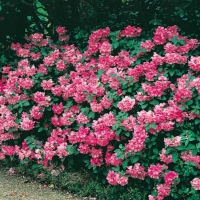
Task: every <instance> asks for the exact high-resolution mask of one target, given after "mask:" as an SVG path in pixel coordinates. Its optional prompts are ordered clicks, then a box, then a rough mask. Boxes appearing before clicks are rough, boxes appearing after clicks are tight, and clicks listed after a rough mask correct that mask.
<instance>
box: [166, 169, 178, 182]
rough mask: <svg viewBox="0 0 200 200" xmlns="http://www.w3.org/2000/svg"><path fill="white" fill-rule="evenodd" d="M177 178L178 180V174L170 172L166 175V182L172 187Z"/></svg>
mask: <svg viewBox="0 0 200 200" xmlns="http://www.w3.org/2000/svg"><path fill="white" fill-rule="evenodd" d="M175 178H178V174H177V173H176V172H175V171H169V172H167V173H166V174H165V176H164V181H165V183H166V184H167V185H171V184H173V181H174V179H175Z"/></svg>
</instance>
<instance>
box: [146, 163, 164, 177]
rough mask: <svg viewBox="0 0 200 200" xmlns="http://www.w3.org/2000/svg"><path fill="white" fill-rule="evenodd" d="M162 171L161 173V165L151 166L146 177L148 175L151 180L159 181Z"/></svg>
mask: <svg viewBox="0 0 200 200" xmlns="http://www.w3.org/2000/svg"><path fill="white" fill-rule="evenodd" d="M162 171H163V165H160V164H157V165H151V166H150V167H149V168H148V175H149V176H150V177H151V178H154V179H159V178H160V176H161V173H162Z"/></svg>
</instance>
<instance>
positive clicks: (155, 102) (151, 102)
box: [149, 99, 159, 105]
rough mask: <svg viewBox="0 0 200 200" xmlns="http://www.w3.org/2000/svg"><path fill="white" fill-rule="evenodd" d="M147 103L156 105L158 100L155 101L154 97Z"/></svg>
mask: <svg viewBox="0 0 200 200" xmlns="http://www.w3.org/2000/svg"><path fill="white" fill-rule="evenodd" d="M149 103H150V104H152V105H158V104H159V101H157V100H156V99H154V100H153V101H150V102H149Z"/></svg>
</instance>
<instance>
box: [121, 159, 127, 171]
mask: <svg viewBox="0 0 200 200" xmlns="http://www.w3.org/2000/svg"><path fill="white" fill-rule="evenodd" d="M127 166H128V159H126V160H124V161H123V162H122V167H123V168H124V169H126V167H127Z"/></svg>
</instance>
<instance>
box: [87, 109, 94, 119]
mask: <svg viewBox="0 0 200 200" xmlns="http://www.w3.org/2000/svg"><path fill="white" fill-rule="evenodd" d="M88 117H89V118H91V119H94V117H95V113H94V112H92V111H91V112H90V113H89V115H88Z"/></svg>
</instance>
